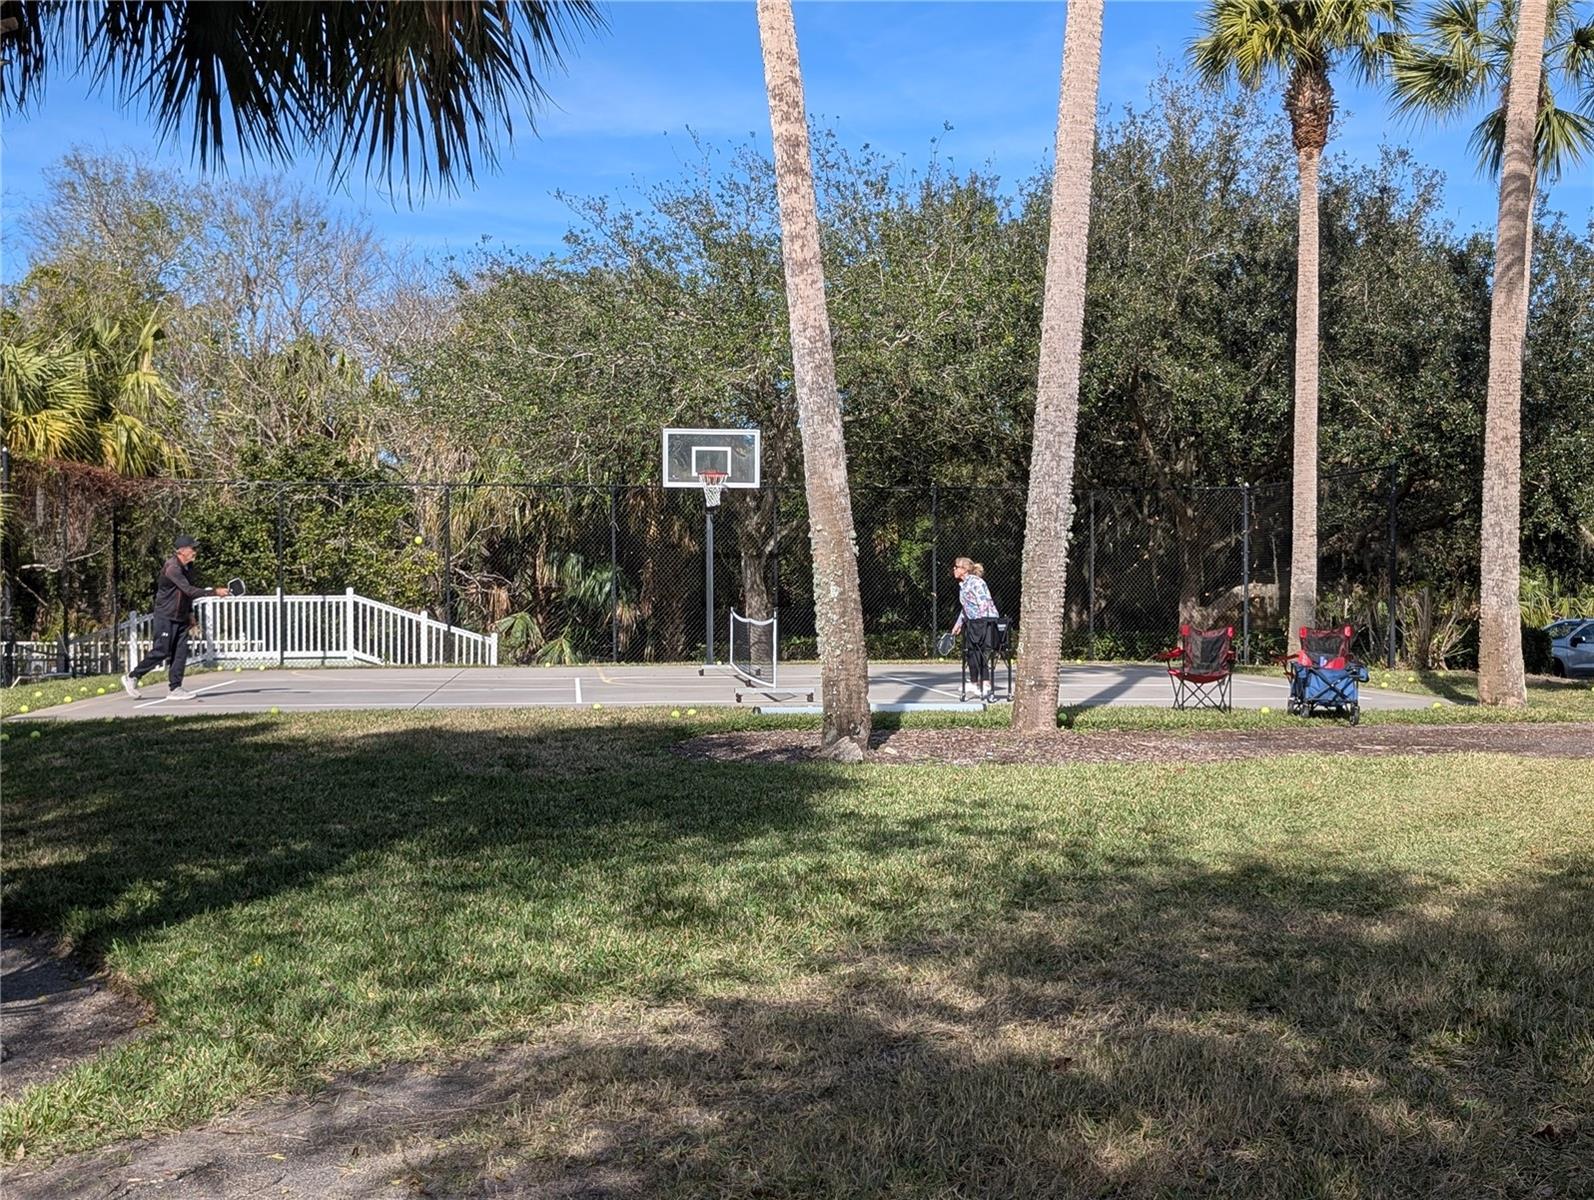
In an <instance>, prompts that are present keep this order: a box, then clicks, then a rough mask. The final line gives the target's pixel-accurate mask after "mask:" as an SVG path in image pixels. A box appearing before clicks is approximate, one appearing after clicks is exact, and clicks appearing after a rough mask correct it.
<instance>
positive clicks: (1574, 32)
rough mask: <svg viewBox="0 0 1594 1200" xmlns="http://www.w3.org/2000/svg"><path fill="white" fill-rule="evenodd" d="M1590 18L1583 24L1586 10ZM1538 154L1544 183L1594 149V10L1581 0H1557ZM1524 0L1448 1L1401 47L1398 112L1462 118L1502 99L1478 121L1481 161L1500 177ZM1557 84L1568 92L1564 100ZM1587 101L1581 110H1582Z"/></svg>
mask: <svg viewBox="0 0 1594 1200" xmlns="http://www.w3.org/2000/svg"><path fill="white" fill-rule="evenodd" d="M1580 15H1581V16H1584V17H1586V18H1587V19H1586V20H1584V21H1583V23H1582V24H1579V23H1578V18H1579V16H1580ZM1545 19H1546V22H1547V24H1546V30H1545V45H1544V55H1543V65H1542V68H1541V75H1540V79H1539V90H1538V104H1537V115H1536V117H1535V120H1534V129H1533V158H1534V162H1535V164H1536V165H1537V178H1536V180H1535V186H1537V185H1538V184H1547V183H1553V182H1555V181H1556V180H1558V179H1559V178H1560V177H1561V176H1562V174H1564V173H1565V171H1566V169H1567V168H1568V167H1574V166H1578V165H1581V164H1582V162H1583V161H1584V160H1585V159H1587V158H1589V157H1590V156H1594V10H1588V9H1586V7H1584V9H1583V11H1582V12H1580V6H1579V4H1578V3H1577V2H1576V0H1549V3H1548V5H1547V7H1546V10H1545ZM1517 20H1518V13H1517V8H1516V6H1515V5H1514V4H1494V3H1490V2H1489V0H1443V2H1442V3H1440V4H1437V5H1435V6H1434V7H1433V8H1431V9H1429V10H1428V12H1427V13H1426V14H1425V16H1424V18H1423V21H1422V26H1421V30H1420V33H1419V34H1418V35H1417V36H1414V37H1410V38H1404V39H1402V40H1401V42H1400V44H1399V48H1398V49H1397V50H1396V52H1395V54H1394V56H1393V60H1392V65H1391V70H1390V82H1391V84H1392V85H1393V90H1394V95H1395V110H1396V111H1397V112H1399V113H1401V114H1403V115H1406V116H1433V117H1439V118H1446V117H1456V116H1460V115H1461V114H1463V113H1465V112H1467V111H1468V110H1469V109H1472V108H1475V107H1476V106H1478V105H1480V104H1484V103H1488V102H1490V101H1497V103H1495V104H1493V106H1492V107H1491V108H1490V109H1489V110H1488V112H1487V113H1485V114H1484V117H1483V119H1482V120H1481V121H1479V122H1478V124H1477V125H1476V126H1475V127H1474V128H1473V131H1472V138H1471V145H1472V148H1473V150H1474V151H1475V152H1476V153H1477V155H1478V160H1479V162H1480V163H1481V164H1482V165H1483V166H1484V167H1485V168H1486V169H1487V170H1488V172H1489V173H1490V174H1491V175H1498V174H1499V173H1500V170H1501V166H1502V164H1503V163H1504V161H1505V125H1506V89H1507V86H1508V84H1509V82H1510V79H1511V56H1512V53H1513V51H1514V50H1515V47H1516V28H1517ZM1557 92H1560V93H1562V94H1563V95H1564V97H1565V100H1566V101H1567V103H1565V104H1562V103H1560V102H1559V100H1558V98H1557ZM1580 109H1581V111H1579V110H1580Z"/></svg>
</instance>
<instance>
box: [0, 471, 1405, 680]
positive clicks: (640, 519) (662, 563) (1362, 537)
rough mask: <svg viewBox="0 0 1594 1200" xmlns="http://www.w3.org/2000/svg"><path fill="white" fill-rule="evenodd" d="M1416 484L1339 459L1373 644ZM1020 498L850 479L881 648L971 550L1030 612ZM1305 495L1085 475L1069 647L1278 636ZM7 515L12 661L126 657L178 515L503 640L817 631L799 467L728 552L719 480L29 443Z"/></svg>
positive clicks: (1364, 631)
mask: <svg viewBox="0 0 1594 1200" xmlns="http://www.w3.org/2000/svg"><path fill="white" fill-rule="evenodd" d="M1411 493H1412V489H1410V488H1409V487H1407V488H1404V489H1403V488H1402V487H1401V481H1400V480H1399V479H1398V477H1397V476H1396V475H1395V473H1394V472H1392V471H1389V470H1385V469H1378V470H1371V471H1355V472H1330V471H1326V470H1325V471H1324V472H1323V481H1322V490H1321V498H1320V515H1319V550H1320V560H1319V597H1320V599H1319V607H1320V614H1321V619H1323V620H1325V621H1327V620H1333V621H1335V622H1340V621H1344V622H1347V623H1350V624H1352V625H1354V626H1355V627H1356V628H1357V630H1358V638H1359V650H1360V652H1361V653H1362V654H1363V655H1365V656H1367V657H1369V658H1373V659H1383V658H1385V657H1386V656H1387V655H1388V654H1389V653H1390V652H1391V650H1392V648H1393V643H1392V641H1391V637H1392V634H1391V629H1392V626H1393V623H1392V622H1391V620H1390V616H1389V614H1390V613H1391V611H1397V612H1398V608H1399V605H1398V599H1397V585H1398V582H1399V580H1398V571H1399V564H1400V563H1402V562H1407V561H1410V560H1411V558H1412V552H1411V548H1410V547H1405V546H1403V545H1402V541H1401V539H1402V533H1401V501H1402V497H1403V496H1407V495H1410V494H1411ZM1025 500H1026V496H1025V493H1024V491H1023V489H1021V488H1017V487H988V488H957V489H950V488H944V487H937V486H934V485H929V486H925V487H922V488H875V487H869V486H867V485H860V486H858V487H857V488H856V489H855V491H854V495H853V514H854V524H855V527H856V530H857V542H858V573H859V584H860V589H861V593H862V601H863V613H864V626H865V632H866V635H867V640H868V646H869V653H870V656H871V657H872V658H878V659H915V658H926V657H930V656H931V655H932V654H933V650H932V647H933V645H934V641H935V637H936V635H937V633H938V632H940V631H943V630H945V629H947V628H948V627H949V626H950V625H951V624H952V622H953V620H954V619H955V617H956V615H957V587H956V584H955V582H954V580H953V578H952V563H953V560H954V559H955V558H957V557H958V556H960V555H967V556H968V557H970V558H973V559H975V560H977V561H979V562H981V563H982V564H983V565H984V568H985V578H986V581H987V583H988V584H989V585H990V588H991V592H992V595H993V597H994V598H995V600H996V602H997V604H998V605H999V606H1000V607H1001V609H1002V611H1003V612H1004V613H1007V614H1010V615H1012V616H1013V617H1014V618H1015V619H1016V620H1017V621H1018V622H1019V623H1020V626H1022V621H1023V614H1022V613H1021V612H1020V611H1019V588H1020V578H1019V576H1020V565H1021V562H1022V558H1023V541H1024V539H1023V529H1024V509H1025ZM1290 514H1291V495H1290V488H1289V485H1288V483H1266V484H1256V485H1245V486H1240V487H1223V488H1200V489H1177V488H1146V489H1135V490H1128V489H1093V490H1086V491H1082V492H1081V493H1080V494H1079V496H1078V498H1077V504H1076V511H1075V519H1074V527H1073V533H1072V537H1071V541H1070V545H1069V551H1068V557H1069V562H1068V578H1067V593H1066V596H1065V606H1066V612H1067V620H1066V625H1065V644H1064V647H1063V649H1064V652H1065V654H1066V655H1067V656H1068V657H1069V658H1074V659H1131V660H1133V659H1145V658H1147V657H1149V656H1150V655H1151V654H1153V653H1155V652H1157V651H1159V650H1161V649H1164V648H1165V647H1166V646H1167V645H1169V644H1170V643H1171V641H1172V640H1173V638H1174V636H1175V634H1176V631H1177V629H1178V626H1179V624H1180V623H1181V621H1186V620H1188V621H1191V622H1192V623H1195V624H1200V625H1204V626H1216V625H1229V624H1232V625H1234V626H1235V629H1236V636H1237V643H1238V645H1239V647H1240V651H1241V654H1242V657H1243V658H1244V659H1246V660H1247V661H1251V662H1260V661H1267V660H1268V659H1270V658H1271V657H1273V656H1276V655H1277V654H1278V653H1280V652H1282V649H1283V646H1284V642H1285V629H1284V620H1285V618H1284V614H1283V606H1284V604H1285V602H1286V600H1287V596H1288V590H1289V566H1290ZM4 522H5V555H4V563H5V592H4V614H3V615H4V623H5V633H4V637H5V643H6V665H5V669H6V674H7V679H8V680H10V679H14V678H16V677H17V676H18V675H20V674H39V673H44V672H63V673H87V672H90V671H95V670H117V669H121V667H122V665H123V664H122V663H121V661H120V657H119V654H120V651H119V648H118V647H117V646H116V644H115V642H116V639H115V638H106V637H101V638H99V639H96V638H95V636H94V635H95V634H96V632H98V631H103V630H105V629H107V628H111V627H114V626H115V625H116V623H117V622H118V621H120V620H123V619H125V617H126V616H127V614H128V613H129V612H130V611H147V610H148V608H149V607H150V603H151V600H152V595H153V589H154V582H155V577H156V574H157V572H158V570H159V568H160V565H161V563H162V561H163V560H164V558H165V557H166V555H167V554H168V553H169V547H170V545H171V542H172V539H173V537H174V536H175V535H176V534H177V533H179V532H185V533H189V534H192V535H194V536H195V537H197V538H198V539H199V542H200V547H201V550H200V558H199V561H198V564H197V566H196V570H195V574H196V578H198V579H200V580H201V581H207V582H211V583H215V582H220V581H224V580H226V579H228V578H230V577H233V576H237V577H240V578H242V579H243V580H245V581H246V582H247V584H248V586H249V591H250V593H251V594H254V595H274V594H276V593H278V592H280V593H282V594H284V595H290V596H292V595H320V596H327V597H341V596H343V595H345V594H346V593H348V592H349V591H352V592H354V593H356V594H357V595H359V596H363V597H367V598H369V599H371V600H374V601H378V602H380V603H382V604H386V605H391V606H393V607H395V608H398V609H402V610H405V611H406V612H425V613H426V614H427V616H428V617H429V618H430V619H432V620H435V621H438V622H441V623H443V624H444V625H445V626H446V627H448V628H449V629H457V630H464V631H470V632H475V633H496V634H497V635H498V638H499V661H500V662H501V663H518V664H562V663H576V662H584V661H614V662H642V663H645V662H701V661H704V660H705V659H706V658H709V657H714V658H723V657H724V655H725V650H726V645H725V642H726V632H727V629H728V625H729V618H730V610H731V609H732V608H735V609H736V610H737V611H738V612H740V613H742V614H743V615H744V616H749V617H753V618H764V617H767V616H769V615H771V614H778V616H779V622H780V641H781V646H780V654H781V656H782V658H784V659H788V660H792V659H795V660H801V659H811V658H813V657H815V656H816V654H817V645H816V639H815V634H814V598H813V581H812V564H811V558H810V548H809V541H808V538H809V531H808V521H807V506H806V503H805V499H804V495H803V492H802V490H801V488H780V489H775V488H765V489H762V490H758V491H731V490H728V491H726V492H725V494H724V500H723V503H722V504H721V506H720V507H719V508H718V509H716V510H715V511H714V513H713V523H714V531H713V532H714V539H713V559H714V561H713V569H712V573H710V572H709V571H708V570H707V569H706V562H705V559H706V545H707V532H708V527H707V526H708V521H707V514H706V513H705V509H704V504H703V498H702V496H701V495H700V494H698V493H697V492H695V491H691V490H678V489H665V488H661V487H653V486H633V485H621V486H603V485H552V486H530V485H513V484H399V483H386V482H380V483H373V482H368V481H355V480H348V481H340V480H328V481H317V482H299V481H295V482H276V481H210V482H195V481H185V482H174V481H130V480H123V479H119V478H117V477H115V476H111V475H108V474H106V473H104V472H99V471H95V470H91V469H84V468H65V467H51V468H48V469H42V468H39V467H37V466H33V465H29V466H28V467H26V468H25V469H19V470H17V471H16V472H15V473H14V475H13V477H12V478H11V480H10V482H9V484H8V486H7V488H6V494H5V500H4ZM711 631H712V636H710V633H711ZM452 657H453V656H452V655H451V654H450V653H449V651H448V649H447V643H446V642H445V649H444V652H443V659H444V661H450V660H451V659H452Z"/></svg>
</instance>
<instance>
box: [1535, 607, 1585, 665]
mask: <svg viewBox="0 0 1594 1200" xmlns="http://www.w3.org/2000/svg"><path fill="white" fill-rule="evenodd" d="M1544 632H1545V633H1547V634H1549V635H1550V670H1551V672H1552V673H1554V674H1556V675H1594V621H1590V620H1587V619H1585V618H1582V617H1573V618H1571V619H1570V620H1566V621H1552V622H1550V623H1549V624H1548V625H1546V626H1545V627H1544Z"/></svg>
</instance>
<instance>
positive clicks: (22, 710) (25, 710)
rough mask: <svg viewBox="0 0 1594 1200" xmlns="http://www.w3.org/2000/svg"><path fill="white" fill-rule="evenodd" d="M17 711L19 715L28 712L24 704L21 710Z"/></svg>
mask: <svg viewBox="0 0 1594 1200" xmlns="http://www.w3.org/2000/svg"><path fill="white" fill-rule="evenodd" d="M17 711H18V712H19V713H25V712H27V711H28V706H27V705H26V704H24V705H23V706H22V707H21V708H19V709H17Z"/></svg>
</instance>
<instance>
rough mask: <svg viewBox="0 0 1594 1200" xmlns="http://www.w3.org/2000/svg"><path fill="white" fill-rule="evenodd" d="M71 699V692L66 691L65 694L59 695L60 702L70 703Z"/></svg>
mask: <svg viewBox="0 0 1594 1200" xmlns="http://www.w3.org/2000/svg"><path fill="white" fill-rule="evenodd" d="M72 700H73V696H72V693H71V692H68V693H67V694H66V695H64V696H62V697H61V703H62V704H71V703H72Z"/></svg>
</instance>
